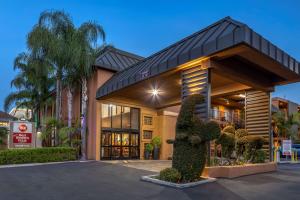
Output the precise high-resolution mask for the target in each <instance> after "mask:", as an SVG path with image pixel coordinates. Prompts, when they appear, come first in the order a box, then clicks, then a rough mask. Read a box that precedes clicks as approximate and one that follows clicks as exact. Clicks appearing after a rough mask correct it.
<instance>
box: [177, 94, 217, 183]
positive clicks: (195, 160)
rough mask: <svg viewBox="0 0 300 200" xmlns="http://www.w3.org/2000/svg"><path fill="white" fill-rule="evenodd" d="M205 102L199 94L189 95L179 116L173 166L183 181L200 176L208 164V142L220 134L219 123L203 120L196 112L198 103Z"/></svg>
mask: <svg viewBox="0 0 300 200" xmlns="http://www.w3.org/2000/svg"><path fill="white" fill-rule="evenodd" d="M203 102H204V98H203V97H202V96H201V95H199V94H195V95H191V96H189V97H187V98H186V99H185V100H184V101H183V103H182V106H181V110H180V113H179V116H178V118H177V123H176V136H175V140H174V144H173V145H174V151H173V160H172V167H173V168H175V169H177V170H178V172H179V173H180V174H181V180H182V181H183V182H190V181H193V180H196V179H198V178H199V176H200V175H201V174H202V171H203V169H204V166H205V164H206V157H207V142H209V141H211V140H213V139H216V138H218V137H219V135H220V128H219V125H218V124H216V123H215V122H208V123H207V122H203V121H201V120H200V119H199V117H198V116H197V115H195V114H194V113H195V108H196V105H199V104H201V103H203Z"/></svg>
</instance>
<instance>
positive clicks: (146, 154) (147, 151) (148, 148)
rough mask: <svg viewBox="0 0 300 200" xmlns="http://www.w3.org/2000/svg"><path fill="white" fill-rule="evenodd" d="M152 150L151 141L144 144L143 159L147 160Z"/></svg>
mask: <svg viewBox="0 0 300 200" xmlns="http://www.w3.org/2000/svg"><path fill="white" fill-rule="evenodd" d="M152 151H153V145H152V144H151V143H148V144H146V146H145V151H144V159H145V160H149V159H150V155H151V152H152Z"/></svg>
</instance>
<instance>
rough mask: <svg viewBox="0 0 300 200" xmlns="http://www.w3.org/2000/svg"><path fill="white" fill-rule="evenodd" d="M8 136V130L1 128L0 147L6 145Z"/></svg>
mask: <svg viewBox="0 0 300 200" xmlns="http://www.w3.org/2000/svg"><path fill="white" fill-rule="evenodd" d="M7 135H8V129H7V128H5V127H0V145H1V144H4V141H5V139H6V137H7Z"/></svg>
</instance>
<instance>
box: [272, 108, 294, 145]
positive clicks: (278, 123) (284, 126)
mask: <svg viewBox="0 0 300 200" xmlns="http://www.w3.org/2000/svg"><path fill="white" fill-rule="evenodd" d="M272 120H273V122H274V125H275V133H276V135H277V141H279V140H282V138H290V137H292V138H293V137H295V136H296V135H297V130H296V129H295V127H294V125H300V114H299V113H293V114H292V115H290V116H286V115H285V114H284V113H283V112H281V111H279V112H276V113H274V114H273V115H272Z"/></svg>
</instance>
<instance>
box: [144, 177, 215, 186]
mask: <svg viewBox="0 0 300 200" xmlns="http://www.w3.org/2000/svg"><path fill="white" fill-rule="evenodd" d="M141 180H142V181H146V182H151V183H154V184H159V185H163V186H168V187H173V188H178V189H183V188H189V187H194V186H197V185H201V184H205V183H211V182H215V181H216V179H215V178H210V177H200V179H199V180H197V181H194V182H187V183H174V182H169V181H164V180H160V179H159V175H149V176H142V177H141Z"/></svg>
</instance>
